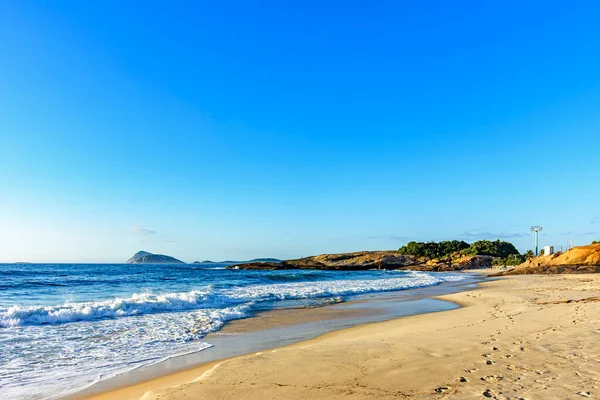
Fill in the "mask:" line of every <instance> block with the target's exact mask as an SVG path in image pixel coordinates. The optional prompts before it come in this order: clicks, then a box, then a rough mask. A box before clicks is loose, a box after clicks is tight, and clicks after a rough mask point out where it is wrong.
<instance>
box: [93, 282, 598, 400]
mask: <svg viewBox="0 0 600 400" xmlns="http://www.w3.org/2000/svg"><path fill="white" fill-rule="evenodd" d="M443 298H444V299H446V300H449V301H454V302H457V303H459V304H461V305H463V306H464V307H463V308H459V309H455V310H451V311H445V312H440V313H434V314H425V315H415V316H410V317H405V318H400V319H396V320H392V321H387V322H381V323H375V324H368V325H361V326H357V327H354V328H350V329H345V330H341V331H336V332H332V333H328V334H325V335H322V336H320V337H318V338H316V339H313V340H309V341H305V342H301V343H296V344H292V345H289V346H286V347H283V348H279V349H275V350H271V351H264V352H257V353H255V354H252V355H246V356H240V357H234V358H230V359H227V360H224V361H219V362H213V363H209V364H207V365H203V366H200V367H198V368H195V369H191V370H187V371H184V372H182V373H178V374H173V375H170V376H168V377H163V378H160V379H158V380H154V381H150V382H146V383H144V384H142V385H140V386H138V387H136V386H134V387H130V388H126V389H121V390H117V391H113V392H109V393H104V394H103V395H101V396H97V397H96V399H109V398H110V399H128V398H143V399H144V400H150V399H163V400H164V399H186V398H194V399H237V398H241V397H243V398H245V399H251V400H252V399H264V398H278V399H279V398H281V399H342V398H343V399H347V398H350V399H366V398H380V399H392V398H396V399H397V398H413V399H483V398H494V399H521V398H522V399H530V400H532V399H578V398H588V397H589V398H595V397H598V396H600V356H599V354H600V300H599V298H600V275H553V276H534V275H530V276H516V277H510V278H506V279H502V280H500V281H493V282H485V283H483V284H481V288H480V289H477V290H473V291H469V292H462V293H456V294H451V295H448V296H444V297H443Z"/></svg>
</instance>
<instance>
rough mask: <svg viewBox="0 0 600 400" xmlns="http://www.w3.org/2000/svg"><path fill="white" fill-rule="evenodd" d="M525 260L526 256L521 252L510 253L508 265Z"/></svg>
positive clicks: (507, 258) (507, 259) (517, 263)
mask: <svg viewBox="0 0 600 400" xmlns="http://www.w3.org/2000/svg"><path fill="white" fill-rule="evenodd" d="M524 261H525V258H524V257H523V256H522V255H520V254H510V255H509V256H508V257H506V265H519V264H522V263H523V262H524Z"/></svg>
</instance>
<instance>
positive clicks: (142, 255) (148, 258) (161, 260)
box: [127, 251, 185, 264]
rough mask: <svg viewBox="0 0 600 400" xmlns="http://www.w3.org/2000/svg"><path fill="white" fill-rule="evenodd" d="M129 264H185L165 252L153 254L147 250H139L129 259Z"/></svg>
mask: <svg viewBox="0 0 600 400" xmlns="http://www.w3.org/2000/svg"><path fill="white" fill-rule="evenodd" d="M127 264H185V263H184V262H183V261H181V260H178V259H176V258H174V257H171V256H165V255H164V254H152V253H148V252H147V251H138V252H137V253H135V254H134V255H133V256H132V257H131V258H130V259H129V260H127Z"/></svg>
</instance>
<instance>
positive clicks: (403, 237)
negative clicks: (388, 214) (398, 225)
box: [367, 235, 410, 242]
mask: <svg viewBox="0 0 600 400" xmlns="http://www.w3.org/2000/svg"><path fill="white" fill-rule="evenodd" d="M367 239H375V240H381V239H385V240H397V241H401V242H405V241H407V240H410V237H408V236H397V235H378V236H367Z"/></svg>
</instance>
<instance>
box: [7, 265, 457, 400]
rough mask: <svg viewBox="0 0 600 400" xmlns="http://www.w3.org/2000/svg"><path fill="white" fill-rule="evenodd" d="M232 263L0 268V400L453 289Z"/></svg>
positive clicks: (390, 276) (365, 274) (398, 274)
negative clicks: (229, 333)
mask: <svg viewBox="0 0 600 400" xmlns="http://www.w3.org/2000/svg"><path fill="white" fill-rule="evenodd" d="M226 266H228V264H215V263H210V264H167V265H148V264H144V265H138V264H0V398H14V399H45V398H57V397H61V396H65V395H68V394H71V393H73V392H75V391H78V390H81V389H84V388H86V387H88V386H90V385H92V384H94V383H96V382H98V381H101V380H104V379H107V378H110V377H113V376H115V375H117V374H119V373H122V372H126V371H131V370H133V369H136V368H139V367H142V366H146V365H150V364H154V363H157V362H160V361H163V360H166V359H168V358H171V357H175V356H178V355H182V354H188V353H192V352H198V351H202V350H204V349H207V348H209V347H210V346H211V344H209V343H207V342H205V341H203V340H202V339H203V337H204V336H205V335H206V334H207V333H210V332H215V331H218V330H219V328H220V327H221V326H223V324H224V323H225V322H227V321H230V320H233V319H239V318H244V317H247V316H250V315H252V314H253V313H255V312H257V311H263V310H269V309H273V308H286V307H289V308H293V307H305V306H318V305H324V304H328V303H337V302H340V301H344V300H347V299H351V298H352V297H353V296H358V295H363V294H366V293H386V292H393V291H399V290H406V289H412V288H422V287H427V286H434V285H438V284H440V283H443V282H456V281H459V280H463V279H464V275H463V274H455V273H425V272H415V271H385V270H371V271H315V270H275V271H246V270H238V269H225V267H226Z"/></svg>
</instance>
